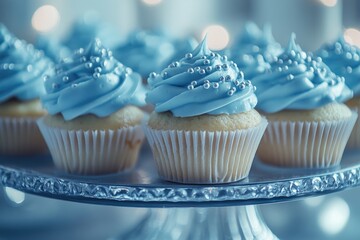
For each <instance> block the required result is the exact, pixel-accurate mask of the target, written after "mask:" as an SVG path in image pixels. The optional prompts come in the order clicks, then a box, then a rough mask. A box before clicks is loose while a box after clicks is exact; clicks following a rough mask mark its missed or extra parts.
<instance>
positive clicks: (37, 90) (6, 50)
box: [0, 24, 53, 102]
mask: <svg viewBox="0 0 360 240" xmlns="http://www.w3.org/2000/svg"><path fill="white" fill-rule="evenodd" d="M52 64H53V63H52V62H51V61H50V60H49V59H47V58H46V57H44V54H43V53H42V52H40V51H38V50H36V49H34V47H33V46H32V45H31V44H27V43H26V42H25V41H21V40H19V39H17V38H16V37H15V36H13V35H12V34H11V33H10V32H9V31H8V30H7V29H6V28H5V26H4V25H2V24H0V102H5V101H7V100H9V99H11V98H17V99H19V100H23V101H25V100H32V99H36V98H38V97H39V96H40V95H42V94H44V93H45V89H44V86H43V78H42V77H43V75H45V74H48V75H49V74H52V69H51V66H52Z"/></svg>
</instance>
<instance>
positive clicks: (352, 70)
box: [316, 37, 360, 148]
mask: <svg viewBox="0 0 360 240" xmlns="http://www.w3.org/2000/svg"><path fill="white" fill-rule="evenodd" d="M316 55H317V56H320V57H321V58H322V60H323V61H324V62H325V63H326V64H327V65H328V66H329V67H330V68H331V70H332V71H333V72H334V73H336V74H338V75H340V76H343V77H345V81H346V85H347V86H349V88H350V89H351V90H353V92H354V97H353V98H352V99H350V100H348V101H347V102H346V105H347V106H348V107H350V108H351V109H354V110H356V111H357V112H359V110H360V49H359V48H357V47H356V46H353V45H351V44H349V43H347V42H346V41H345V39H344V37H340V38H339V39H338V40H337V41H335V42H334V43H331V44H326V45H324V46H323V47H322V48H320V49H319V50H318V51H317V52H316ZM347 147H349V148H360V121H359V119H358V120H357V121H356V124H355V127H354V129H353V131H352V133H351V136H350V138H349V142H348V144H347Z"/></svg>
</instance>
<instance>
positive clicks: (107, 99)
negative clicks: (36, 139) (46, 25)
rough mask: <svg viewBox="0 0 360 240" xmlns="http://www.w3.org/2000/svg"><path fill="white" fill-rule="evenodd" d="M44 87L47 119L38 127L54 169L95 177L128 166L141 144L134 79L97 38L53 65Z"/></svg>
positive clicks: (140, 97) (139, 90) (140, 99)
mask: <svg viewBox="0 0 360 240" xmlns="http://www.w3.org/2000/svg"><path fill="white" fill-rule="evenodd" d="M45 88H46V92H47V94H45V95H44V96H43V97H42V98H41V100H42V103H43V106H44V107H45V109H46V110H47V111H48V113H49V115H47V116H45V117H44V118H42V119H40V120H39V121H38V125H39V127H40V130H41V132H42V134H43V136H44V138H45V141H46V143H47V144H48V147H49V149H50V152H51V155H52V158H53V161H54V163H55V165H56V166H57V167H58V168H59V169H62V170H64V171H66V172H68V173H73V174H83V175H96V174H107V173H114V172H119V171H123V170H125V169H129V168H131V167H132V166H134V164H135V163H136V160H137V157H138V153H139V149H140V146H141V143H142V141H143V139H144V134H143V132H142V129H141V122H142V119H143V112H142V111H141V110H140V109H139V108H137V106H142V105H144V104H145V90H144V88H143V86H142V83H141V77H140V75H139V74H137V73H135V72H132V70H131V69H130V68H127V67H125V66H124V65H123V64H121V63H120V62H118V61H117V60H116V59H115V58H113V57H112V53H111V51H110V50H108V49H106V48H104V47H103V46H102V44H101V42H100V40H98V39H97V40H95V41H93V42H91V43H90V45H89V46H88V47H87V48H86V49H85V50H84V49H79V50H78V51H76V53H75V54H74V55H73V56H72V57H71V58H69V59H64V60H63V61H62V63H61V64H59V65H57V67H56V75H55V76H54V77H50V78H46V80H45Z"/></svg>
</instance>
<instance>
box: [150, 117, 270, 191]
mask: <svg viewBox="0 0 360 240" xmlns="http://www.w3.org/2000/svg"><path fill="white" fill-rule="evenodd" d="M266 126H267V121H266V119H263V120H262V121H261V124H260V125H259V126H257V127H254V128H250V129H246V130H236V131H216V132H210V131H181V130H155V129H151V128H149V127H145V135H146V137H147V139H148V142H149V145H150V147H151V149H152V152H153V156H154V159H155V162H156V166H157V169H158V173H159V175H160V177H162V178H163V179H165V180H169V181H173V182H180V183H193V184H194V183H195V184H213V183H228V182H234V181H238V180H240V179H243V178H245V177H247V176H248V174H249V171H250V168H251V165H252V162H253V159H254V155H255V152H256V149H257V147H258V145H259V142H260V140H261V137H262V135H263V133H264V131H265V129H266Z"/></svg>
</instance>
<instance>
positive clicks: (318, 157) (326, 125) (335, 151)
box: [257, 112, 357, 168]
mask: <svg viewBox="0 0 360 240" xmlns="http://www.w3.org/2000/svg"><path fill="white" fill-rule="evenodd" d="M356 119H357V113H355V112H353V113H352V115H351V117H349V118H348V119H344V120H341V121H323V122H287V121H274V122H271V121H269V125H268V127H267V129H266V131H265V134H264V137H263V139H262V141H261V143H260V145H259V149H258V153H257V154H258V156H259V158H260V159H261V160H262V161H263V162H266V163H269V164H273V165H278V166H286V167H305V168H326V167H330V166H334V165H337V164H339V163H340V161H341V157H342V154H343V152H344V148H345V145H346V143H347V141H348V139H349V136H350V133H351V130H352V129H353V127H354V124H355V121H356Z"/></svg>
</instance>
